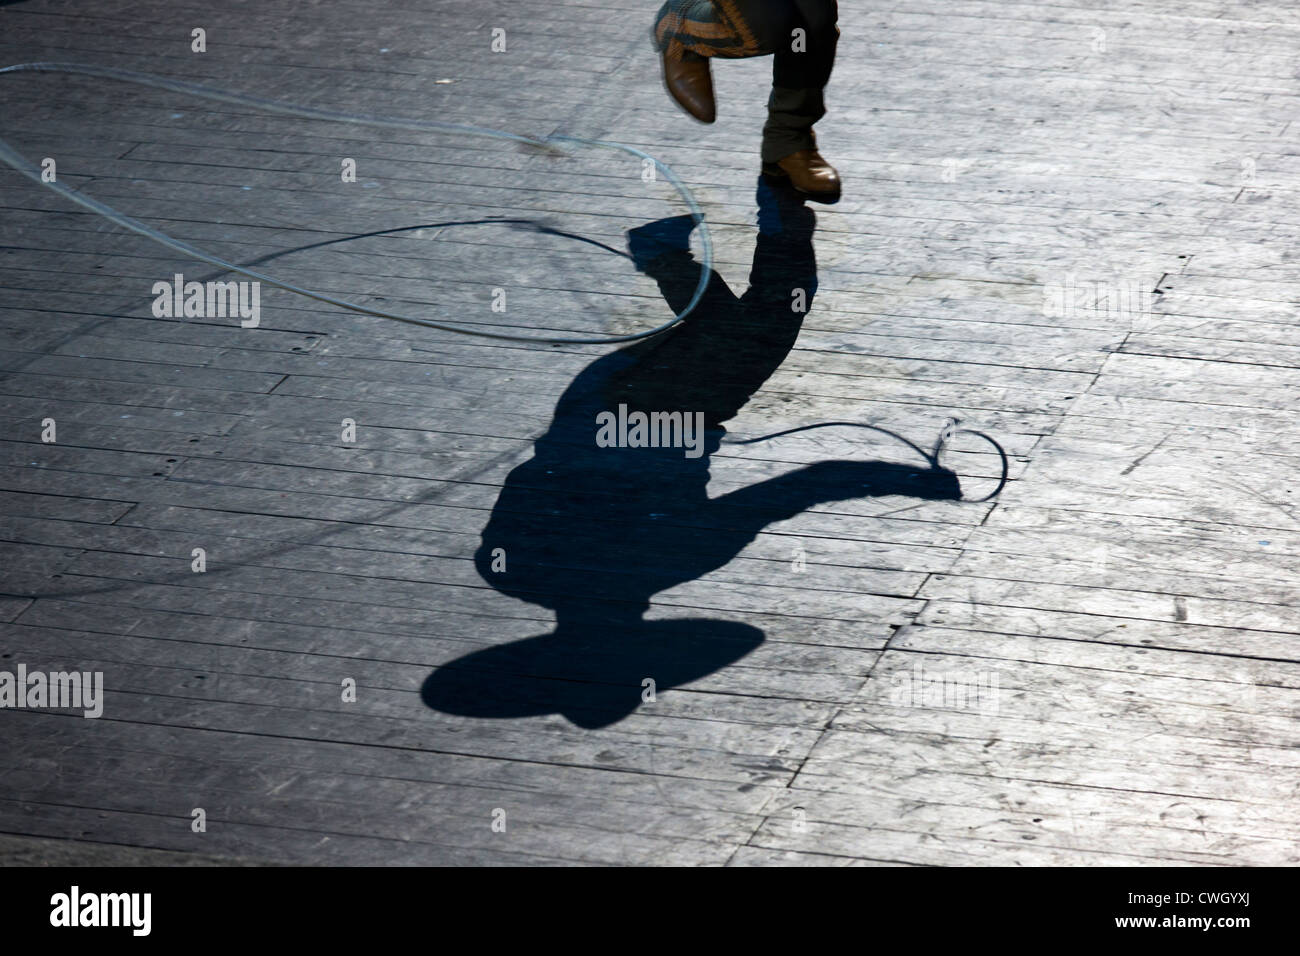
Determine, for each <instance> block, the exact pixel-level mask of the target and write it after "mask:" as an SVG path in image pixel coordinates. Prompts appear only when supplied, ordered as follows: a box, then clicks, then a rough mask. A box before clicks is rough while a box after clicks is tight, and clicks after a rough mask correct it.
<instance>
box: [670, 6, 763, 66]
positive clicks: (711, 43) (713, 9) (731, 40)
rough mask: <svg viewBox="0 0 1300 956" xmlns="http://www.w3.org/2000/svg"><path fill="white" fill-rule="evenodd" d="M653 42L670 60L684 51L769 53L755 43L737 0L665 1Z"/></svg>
mask: <svg viewBox="0 0 1300 956" xmlns="http://www.w3.org/2000/svg"><path fill="white" fill-rule="evenodd" d="M654 41H655V49H657V50H659V51H660V52H661V53H667V54H668V56H669V57H670V58H672V59H681V56H682V54H683V53H685V52H686V51H687V50H689V51H691V52H692V53H697V54H699V55H700V56H719V57H730V58H741V57H749V56H762V55H764V54H766V53H771V52H772V51H771V50H765V49H763V47H762V45H761V44H760V43H759V42H758V39H757V37H756V36H755V35H754V30H753V29H752V28H751V26H750V25H749V23H747V22H746V20H745V17H744V15H743V14H742V12H741V9H740V4H738V3H737V2H736V0H668V2H667V3H665V4H664V5H663V7H661V8H660V10H659V15H658V16H657V17H656V18H655V27H654Z"/></svg>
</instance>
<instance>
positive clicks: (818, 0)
mask: <svg viewBox="0 0 1300 956" xmlns="http://www.w3.org/2000/svg"><path fill="white" fill-rule="evenodd" d="M838 14H839V11H838V9H837V7H836V0H668V2H667V3H665V4H664V5H663V7H662V8H661V9H660V10H659V15H658V17H657V18H656V20H655V29H654V38H655V46H656V48H657V49H659V50H660V51H661V52H664V53H667V54H668V56H670V57H683V56H692V55H694V56H716V57H730V58H740V57H750V56H766V55H767V54H769V53H770V54H772V59H773V63H772V94H771V96H770V97H769V98H768V103H767V123H766V124H764V126H763V148H762V158H763V162H765V163H774V162H776V161H777V160H778V159H782V158H784V157H786V156H789V155H790V154H791V153H794V152H798V151H799V150H801V149H810V148H812V147H813V146H814V145H815V144H816V140H815V139H814V138H813V131H812V128H813V124H814V123H816V122H817V121H818V120H819V119H821V118H822V117H823V116H825V115H826V103H825V100H824V98H823V96H822V91H823V89H824V88H825V86H826V83H827V81H828V80H830V77H831V68H832V66H833V65H834V63H835V44H836V42H837V41H838V40H839V35H840V31H839V28H838V27H837V26H836V25H835V23H836V19H837V18H838Z"/></svg>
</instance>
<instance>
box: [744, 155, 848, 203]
mask: <svg viewBox="0 0 1300 956" xmlns="http://www.w3.org/2000/svg"><path fill="white" fill-rule="evenodd" d="M763 172H764V173H766V174H767V175H768V176H776V177H779V178H782V179H788V180H790V185H791V186H793V187H794V188H795V189H796V190H798V191H799V192H801V193H803V194H804V195H805V196H807V197H808V198H809V199H811V200H813V201H814V202H823V203H834V202H839V199H840V174H839V173H837V172H836V171H835V167H834V166H832V165H831V164H830V163H828V162H826V160H825V159H823V158H822V154H821V153H819V152H817V150H816V149H815V148H814V149H801V150H799V151H798V152H797V153H791V154H790V155H789V156H786V157H784V158H783V159H778V160H777V161H776V162H775V163H764V164H763Z"/></svg>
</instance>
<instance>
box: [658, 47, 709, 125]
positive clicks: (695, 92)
mask: <svg viewBox="0 0 1300 956" xmlns="http://www.w3.org/2000/svg"><path fill="white" fill-rule="evenodd" d="M662 59H663V65H664V85H665V86H667V87H668V93H669V94H670V95H671V96H672V98H673V99H675V100H676V101H677V105H678V106H680V107H681V108H682V109H684V110H686V112H688V113H690V114H691V115H692V116H694V117H695V118H696V119H697V120H699V121H700V122H701V123H712V122H713V121H714V120H715V119H717V117H718V110H717V106H716V104H715V103H714V101H713V75H712V74H711V73H710V72H709V58H708V57H706V56H700V55H699V54H698V53H692V52H690V51H689V50H682V49H680V48H678V49H676V50H674V49H672V48H671V47H670V48H669V49H668V50H665V51H664V53H663V57H662Z"/></svg>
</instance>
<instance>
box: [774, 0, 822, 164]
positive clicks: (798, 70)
mask: <svg viewBox="0 0 1300 956" xmlns="http://www.w3.org/2000/svg"><path fill="white" fill-rule="evenodd" d="M837 16H838V11H837V9H836V2H835V0H794V2H793V3H791V4H790V10H789V15H788V19H786V21H785V22H784V23H783V24H782V27H783V30H782V32H783V34H784V35H783V36H782V37H781V38H780V40H779V42H778V41H777V40H776V39H775V38H773V39H771V40H769V42H771V43H772V44H773V46H774V48H775V49H774V56H773V68H772V95H771V97H770V98H769V100H768V107H767V113H768V115H767V123H766V124H765V125H764V127H763V148H762V157H763V162H764V163H767V164H773V163H776V162H778V161H779V160H782V159H784V158H785V157H787V156H789V155H791V154H792V153H796V152H799V151H800V150H806V149H815V148H816V140H815V138H814V137H813V125H814V124H815V123H816V122H817V121H818V120H819V119H821V118H822V117H823V116H825V115H826V102H825V99H824V97H823V92H822V91H823V90H824V89H825V87H826V84H827V82H828V81H829V80H830V77H831V69H832V67H833V66H834V64H835V47H836V44H837V42H838V41H839V28H838V27H837V26H836V19H837Z"/></svg>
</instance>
